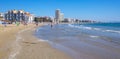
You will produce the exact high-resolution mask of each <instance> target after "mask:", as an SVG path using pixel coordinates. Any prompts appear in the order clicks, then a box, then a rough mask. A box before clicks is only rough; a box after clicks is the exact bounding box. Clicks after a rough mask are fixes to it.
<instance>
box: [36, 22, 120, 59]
mask: <svg viewBox="0 0 120 59" xmlns="http://www.w3.org/2000/svg"><path fill="white" fill-rule="evenodd" d="M35 36H36V37H37V38H39V39H42V41H46V42H48V43H49V44H50V45H51V46H52V47H53V48H55V49H58V50H61V51H63V52H65V53H66V54H68V55H69V56H71V57H72V58H73V59H120V23H87V24H79V23H77V24H55V25H53V27H51V26H50V25H45V26H42V27H39V28H38V29H36V31H35Z"/></svg>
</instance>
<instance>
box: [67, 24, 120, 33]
mask: <svg viewBox="0 0 120 59" xmlns="http://www.w3.org/2000/svg"><path fill="white" fill-rule="evenodd" d="M69 26H70V27H74V28H80V29H87V30H96V31H102V32H112V33H119V34H120V31H117V30H108V29H102V28H94V27H87V26H83V25H80V26H76V25H72V24H69Z"/></svg>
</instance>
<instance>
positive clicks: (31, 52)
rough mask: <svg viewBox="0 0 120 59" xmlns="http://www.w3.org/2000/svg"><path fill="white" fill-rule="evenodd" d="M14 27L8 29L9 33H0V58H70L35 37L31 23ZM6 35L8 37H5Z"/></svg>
mask: <svg viewBox="0 0 120 59" xmlns="http://www.w3.org/2000/svg"><path fill="white" fill-rule="evenodd" d="M40 26H41V24H40ZM15 28H16V26H15ZM15 28H12V31H8V32H9V33H7V32H3V33H4V34H3V33H0V37H1V40H0V48H1V49H0V59H71V57H69V56H68V55H66V54H65V53H64V52H62V51H60V50H57V49H55V48H52V46H50V44H48V43H47V42H45V41H40V40H39V39H38V38H36V37H35V36H34V35H33V33H34V31H35V29H36V27H35V26H33V24H32V25H30V26H29V25H28V26H27V27H24V26H20V28H17V29H15ZM13 29H14V30H13ZM11 33H12V34H13V35H11ZM7 35H8V36H10V38H8V37H6V36H7ZM7 56H8V57H7Z"/></svg>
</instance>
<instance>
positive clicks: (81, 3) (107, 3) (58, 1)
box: [0, 0, 120, 21]
mask: <svg viewBox="0 0 120 59" xmlns="http://www.w3.org/2000/svg"><path fill="white" fill-rule="evenodd" d="M12 9H18V10H19V9H23V10H25V11H28V12H31V13H33V14H35V15H37V16H54V14H55V10H56V9H60V10H61V12H63V13H64V15H65V17H68V18H79V19H90V20H98V21H120V1H119V0H0V12H7V11H8V10H12Z"/></svg>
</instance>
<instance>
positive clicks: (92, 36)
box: [90, 35, 99, 38]
mask: <svg viewBox="0 0 120 59" xmlns="http://www.w3.org/2000/svg"><path fill="white" fill-rule="evenodd" d="M90 37H91V38H98V37H99V36H94V35H90Z"/></svg>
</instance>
